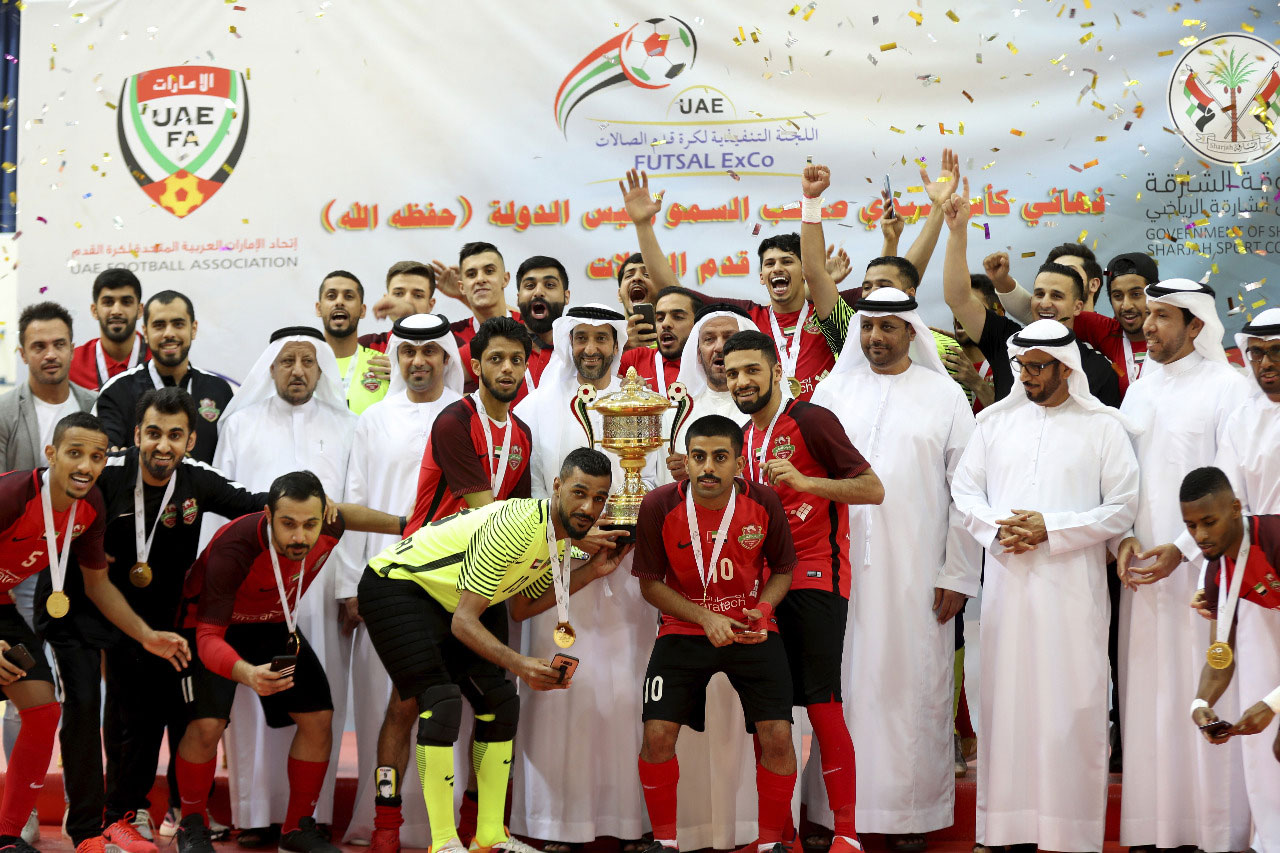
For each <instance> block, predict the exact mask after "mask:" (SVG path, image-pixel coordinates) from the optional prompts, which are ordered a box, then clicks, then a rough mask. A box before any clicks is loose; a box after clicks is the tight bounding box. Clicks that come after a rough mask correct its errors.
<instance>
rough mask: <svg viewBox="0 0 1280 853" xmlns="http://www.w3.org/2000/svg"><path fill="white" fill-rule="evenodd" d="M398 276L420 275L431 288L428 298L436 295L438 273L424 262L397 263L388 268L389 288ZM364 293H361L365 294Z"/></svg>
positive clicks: (429, 288)
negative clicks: (392, 280)
mask: <svg viewBox="0 0 1280 853" xmlns="http://www.w3.org/2000/svg"><path fill="white" fill-rule="evenodd" d="M398 275H420V276H422V277H423V278H425V279H426V280H427V281H428V282H429V283H430V285H431V286H430V287H428V288H427V296H428V297H431V296H435V295H436V271H435V270H434V269H432V267H431V266H430V265H428V264H424V263H423V262H422V261H396V262H395V263H394V264H392V265H391V266H390V267H388V268H387V284H386V286H387V287H391V279H393V278H395V277H396V276H398ZM363 292H364V291H361V293H363Z"/></svg>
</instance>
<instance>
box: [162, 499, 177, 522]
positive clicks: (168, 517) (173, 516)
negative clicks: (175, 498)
mask: <svg viewBox="0 0 1280 853" xmlns="http://www.w3.org/2000/svg"><path fill="white" fill-rule="evenodd" d="M160 523H161V524H163V525H164V526H165V527H173V526H174V525H175V524H177V523H178V508H177V507H176V506H174V505H173V504H167V505H166V506H165V508H164V512H162V513H160Z"/></svg>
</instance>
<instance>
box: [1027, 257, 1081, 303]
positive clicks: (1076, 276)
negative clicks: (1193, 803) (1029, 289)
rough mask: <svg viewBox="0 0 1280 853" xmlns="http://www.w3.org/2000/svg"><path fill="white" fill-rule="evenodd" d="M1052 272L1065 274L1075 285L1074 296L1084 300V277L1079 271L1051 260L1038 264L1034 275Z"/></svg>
mask: <svg viewBox="0 0 1280 853" xmlns="http://www.w3.org/2000/svg"><path fill="white" fill-rule="evenodd" d="M1046 272H1047V273H1053V274H1054V275H1065V276H1066V277H1067V278H1069V279H1071V281H1072V282H1073V283H1074V284H1075V286H1076V298H1077V299H1079V300H1080V301H1082V302H1083V301H1084V295H1085V294H1084V279H1082V278H1081V277H1080V271H1079V270H1078V269H1076V268H1075V267H1069V266H1067V265H1066V264H1055V263H1054V262H1053V261H1045V262H1044V263H1043V264H1041V265H1040V269H1038V270H1036V275H1040V274H1041V273H1046Z"/></svg>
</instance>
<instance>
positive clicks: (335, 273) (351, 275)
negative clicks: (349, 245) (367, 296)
mask: <svg viewBox="0 0 1280 853" xmlns="http://www.w3.org/2000/svg"><path fill="white" fill-rule="evenodd" d="M331 278H349V279H351V280H352V281H354V282H355V283H356V290H358V291H359V292H360V301H361V302H364V285H363V284H361V283H360V279H358V278H356V274H355V273H353V272H347V271H346V270H334V271H333V272H331V273H329V274H328V275H326V276H325V277H324V278H322V279H320V289H319V292H318V293H317V294H316V298H317V299H318V298H320V297H323V296H324V283H325V282H326V281H328V280H329V279H331Z"/></svg>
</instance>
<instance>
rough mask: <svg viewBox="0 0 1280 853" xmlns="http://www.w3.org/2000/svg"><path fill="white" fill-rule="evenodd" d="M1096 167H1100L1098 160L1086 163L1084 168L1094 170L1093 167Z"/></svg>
mask: <svg viewBox="0 0 1280 853" xmlns="http://www.w3.org/2000/svg"><path fill="white" fill-rule="evenodd" d="M1096 165H1098V161H1097V160H1090V161H1089V162H1088V163H1085V164H1084V167H1085V168H1086V169H1091V168H1093V167H1094V166H1096Z"/></svg>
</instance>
